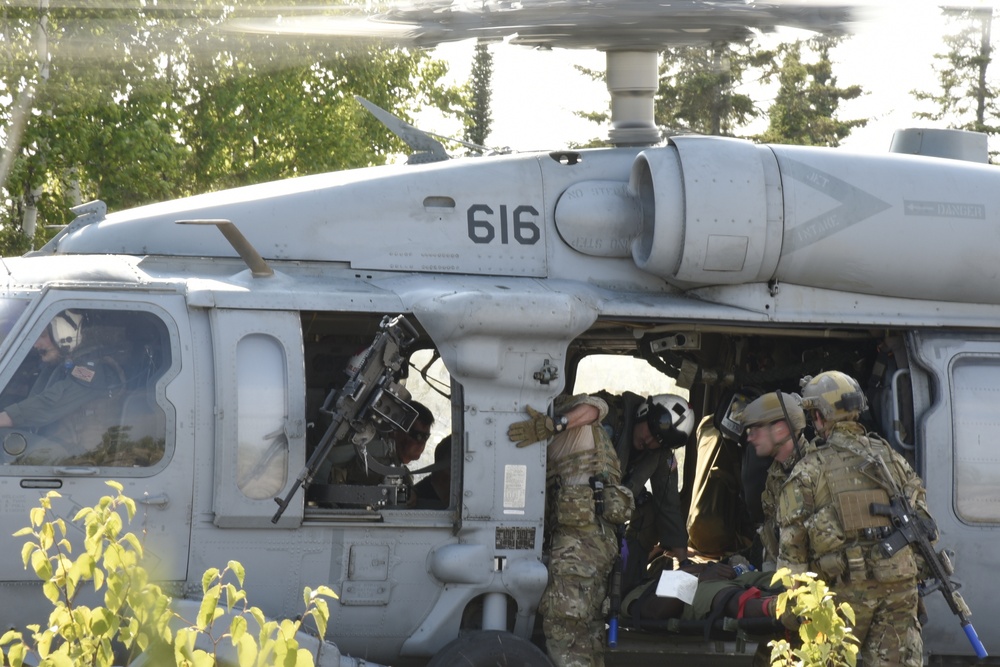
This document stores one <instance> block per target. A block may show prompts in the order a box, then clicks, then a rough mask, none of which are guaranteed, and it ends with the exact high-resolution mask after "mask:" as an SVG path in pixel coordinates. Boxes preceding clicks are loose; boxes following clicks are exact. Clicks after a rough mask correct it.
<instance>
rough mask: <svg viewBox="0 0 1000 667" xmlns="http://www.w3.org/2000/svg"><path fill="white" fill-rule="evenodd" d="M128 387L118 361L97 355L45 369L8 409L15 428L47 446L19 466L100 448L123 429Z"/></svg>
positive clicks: (32, 452)
mask: <svg viewBox="0 0 1000 667" xmlns="http://www.w3.org/2000/svg"><path fill="white" fill-rule="evenodd" d="M124 384H125V377H124V373H123V372H122V369H121V367H120V366H119V365H118V364H117V362H115V361H114V360H113V359H111V357H108V356H105V355H102V354H101V353H100V352H98V351H96V350H94V351H91V352H89V353H88V352H85V351H83V350H81V351H79V352H78V354H75V355H74V356H73V358H72V359H66V360H64V361H61V362H59V363H57V364H52V365H46V366H45V367H43V368H42V370H41V372H40V373H39V375H38V378H37V379H36V380H35V383H34V385H33V386H32V388H31V391H30V392H29V394H28V396H27V397H26V398H25V399H23V400H21V401H18V402H17V403H14V404H12V405H9V406H7V407H6V408H5V411H6V412H7V415H8V416H9V417H10V419H11V422H13V424H14V426H15V427H16V428H20V429H29V430H31V431H33V432H35V433H37V434H38V435H40V436H43V438H44V439H45V441H47V442H45V441H42V442H45V444H43V445H41V446H40V447H38V448H37V449H29V450H28V451H26V452H25V453H24V454H23V455H22V456H21V458H20V459H19V460H18V463H22V464H51V463H55V462H57V461H59V460H63V459H65V458H68V457H69V458H72V457H80V456H84V455H86V454H88V453H89V452H92V451H93V450H96V449H98V448H99V447H100V446H101V445H102V444H104V440H105V436H106V434H107V433H108V432H109V431H108V430H109V429H110V428H111V427H114V426H118V425H119V422H120V418H121V414H120V413H121V397H122V394H123V392H124Z"/></svg>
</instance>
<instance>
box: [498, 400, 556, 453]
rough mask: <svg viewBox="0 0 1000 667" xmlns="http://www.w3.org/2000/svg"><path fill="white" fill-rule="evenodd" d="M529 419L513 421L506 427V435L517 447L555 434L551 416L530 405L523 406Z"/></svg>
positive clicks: (546, 438)
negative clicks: (529, 416)
mask: <svg viewBox="0 0 1000 667" xmlns="http://www.w3.org/2000/svg"><path fill="white" fill-rule="evenodd" d="M525 409H526V410H527V411H528V414H529V415H531V419H526V420H524V421H523V422H514V423H513V424H511V425H510V427H509V428H508V429H507V437H508V438H510V440H511V442H516V443H517V446H518V447H526V446H528V445H530V444H531V443H533V442H539V441H541V440H548V439H549V438H551V437H552V436H553V435H555V434H556V429H555V424H554V423H553V422H552V418H551V417H549V416H548V415H547V414H545V413H544V412H539V411H538V410H536V409H534V408H533V407H531V406H530V405H528V406H525Z"/></svg>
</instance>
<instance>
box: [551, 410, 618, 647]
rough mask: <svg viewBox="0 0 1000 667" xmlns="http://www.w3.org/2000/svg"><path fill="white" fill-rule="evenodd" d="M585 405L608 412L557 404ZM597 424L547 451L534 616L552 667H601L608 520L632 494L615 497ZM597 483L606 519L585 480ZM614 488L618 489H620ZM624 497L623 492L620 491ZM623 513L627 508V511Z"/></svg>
mask: <svg viewBox="0 0 1000 667" xmlns="http://www.w3.org/2000/svg"><path fill="white" fill-rule="evenodd" d="M581 403H587V404H589V405H593V406H595V407H597V408H598V410H600V413H601V415H600V418H603V417H604V415H605V413H606V412H607V405H606V404H605V403H604V402H603V401H601V400H599V399H595V398H593V397H589V396H576V397H573V398H572V399H568V400H564V401H557V403H556V409H557V411H558V412H560V413H565V412H567V411H568V410H570V409H572V408H573V407H575V406H577V405H580V404H581ZM600 418H599V420H598V422H596V423H595V424H593V425H591V426H583V427H580V428H574V429H570V430H569V431H564V432H562V433H559V434H558V435H556V436H555V437H554V438H553V439H552V441H551V442H550V443H549V445H548V449H547V452H548V454H547V487H548V492H547V493H546V501H547V506H546V521H545V528H546V537H547V541H548V543H549V544H550V547H549V584H548V586H547V587H546V589H545V592H544V593H543V594H542V601H541V603H540V604H539V608H538V610H539V612H540V613H541V615H542V629H543V631H544V633H545V642H546V648H547V650H548V654H549V657H550V658H551V660H552V662H553V664H555V666H556V667H603V665H604V615H603V613H602V611H603V605H604V600H605V598H606V597H607V587H608V576H609V574H610V572H611V565H612V563H613V561H614V558H615V556H616V554H617V553H618V544H617V541H616V539H615V525H614V524H613V523H611V522H610V521H609V520H608V518H609V517H611V518H615V517H614V516H613V515H614V514H617V513H620V512H621V511H623V510H622V508H621V507H617V508H614V509H613V508H612V507H610V506H609V503H610V504H613V505H621V504H622V502H624V500H627V501H628V504H629V506H631V495H630V494H629V495H627V498H626V496H623V495H621V494H619V495H617V496H614V498H615V499H617V500H616V501H615V502H612V500H613V499H612V496H611V495H609V494H611V493H613V490H612V488H611V485H616V484H618V483H619V482H620V481H621V471H620V469H619V466H618V459H617V457H616V456H615V452H614V448H613V447H612V445H611V441H610V440H609V439H608V437H607V434H606V433H605V431H604V429H603V428H601V425H600ZM593 476H598V477H600V478H601V479H602V480H603V482H604V484H605V485H606V488H607V492H606V494H605V497H604V499H605V505H604V510H605V514H604V515H603V516H602V517H598V516H597V514H596V511H595V503H594V490H593V488H591V486H590V483H589V480H590V478H591V477H593ZM619 488H620V487H619ZM625 494H627V491H626V492H625ZM628 509H629V511H630V509H631V508H630V507H629V508H628Z"/></svg>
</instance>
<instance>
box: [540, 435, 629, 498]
mask: <svg viewBox="0 0 1000 667" xmlns="http://www.w3.org/2000/svg"><path fill="white" fill-rule="evenodd" d="M590 428H591V429H592V430H593V433H594V448H593V449H587V450H585V451H582V452H576V453H575V454H571V455H569V456H564V457H563V458H561V459H559V460H557V461H554V462H553V463H552V465H550V466H549V469H548V471H547V475H546V476H547V478H548V479H549V480H552V479H553V478H555V477H558V478H560V479H561V480H572V482H573V483H582V484H586V483H587V482H586V480H589V479H590V478H591V477H599V478H601V481H603V482H604V483H605V484H619V483H621V479H622V471H621V466H619V464H618V457H617V456H616V455H615V449H614V446H612V444H611V439H610V438H609V437H608V434H607V432H606V431H605V430H604V429H603V428H602V427H601V425H600V424H595V425H593V426H591V427H590Z"/></svg>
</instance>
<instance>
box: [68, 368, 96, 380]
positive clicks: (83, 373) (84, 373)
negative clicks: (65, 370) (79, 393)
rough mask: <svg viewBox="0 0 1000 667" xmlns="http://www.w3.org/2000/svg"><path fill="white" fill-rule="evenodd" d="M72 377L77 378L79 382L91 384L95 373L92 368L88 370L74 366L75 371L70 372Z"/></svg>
mask: <svg viewBox="0 0 1000 667" xmlns="http://www.w3.org/2000/svg"><path fill="white" fill-rule="evenodd" d="M70 375H72V376H73V377H75V378H76V379H77V380H82V381H83V382H91V381H93V379H94V375H95V373H94V370H93V369H92V368H87V367H86V366H73V370H72V371H70Z"/></svg>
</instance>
